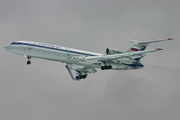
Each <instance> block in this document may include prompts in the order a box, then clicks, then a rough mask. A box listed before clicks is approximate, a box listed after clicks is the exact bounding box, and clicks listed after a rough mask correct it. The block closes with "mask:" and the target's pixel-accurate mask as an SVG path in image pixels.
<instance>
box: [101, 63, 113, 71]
mask: <svg viewBox="0 0 180 120" xmlns="http://www.w3.org/2000/svg"><path fill="white" fill-rule="evenodd" d="M108 69H112V66H111V65H110V64H109V63H107V62H105V61H102V67H101V70H108Z"/></svg>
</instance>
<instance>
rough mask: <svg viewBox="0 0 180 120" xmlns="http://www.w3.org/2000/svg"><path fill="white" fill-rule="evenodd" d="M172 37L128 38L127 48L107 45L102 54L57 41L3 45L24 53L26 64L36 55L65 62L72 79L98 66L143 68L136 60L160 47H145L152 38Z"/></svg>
mask: <svg viewBox="0 0 180 120" xmlns="http://www.w3.org/2000/svg"><path fill="white" fill-rule="evenodd" d="M168 40H173V39H172V38H167V39H161V40H150V41H136V40H129V41H130V42H132V43H133V45H131V46H130V47H129V48H128V49H127V50H125V51H121V50H118V49H114V48H107V49H106V54H100V53H95V52H89V51H83V50H77V49H73V48H67V47H62V46H57V45H51V44H46V43H40V42H33V41H16V42H12V43H11V44H8V45H6V46H5V47H4V48H5V49H6V50H7V51H10V52H12V53H15V54H19V55H22V56H24V57H27V59H28V61H27V64H28V65H30V64H31V61H30V59H31V58H40V59H45V60H52V61H58V62H63V63H66V66H65V67H66V68H67V70H68V72H69V74H70V76H71V78H72V79H73V80H81V79H85V78H86V77H87V76H88V74H91V73H96V72H97V70H96V68H99V69H101V70H134V69H140V68H143V67H144V66H143V64H142V63H141V62H140V60H141V58H143V57H144V56H145V54H146V53H151V52H156V51H160V50H163V49H161V48H156V49H149V50H145V49H146V47H147V46H148V45H150V44H151V43H155V42H162V41H168Z"/></svg>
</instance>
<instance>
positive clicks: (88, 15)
mask: <svg viewBox="0 0 180 120" xmlns="http://www.w3.org/2000/svg"><path fill="white" fill-rule="evenodd" d="M179 6H180V1H178V0H171V1H168V0H151V1H144V0H137V1H133V0H122V1H118V0H110V1H108V0H88V1H85V0H76V1H74V0H66V1H58V0H50V1H49V0H8V1H7V0H1V1H0V16H1V19H0V26H1V27H0V43H1V44H0V48H1V50H0V55H1V59H0V119H2V120H11V119H13V120H24V119H26V120H32V119H33V120H49V119H51V120H57V119H59V120H92V119H94V120H109V119H121V120H131V119H133V120H144V119H146V120H169V119H173V120H179V119H180V114H179V111H180V87H179V86H180V80H179V77H180V75H179V73H180V64H179V59H180V55H179V45H180V44H179V43H180V42H179V38H180V24H179V21H180V14H179V11H180V8H179ZM167 37H172V38H174V41H168V42H163V43H157V44H153V45H152V46H149V47H148V49H149V48H156V47H160V48H163V49H164V50H163V51H160V52H156V53H152V54H148V55H147V56H146V57H145V58H144V59H142V63H143V64H144V66H145V67H144V68H143V69H141V70H133V71H101V70H98V72H97V73H95V74H91V75H89V76H88V78H87V79H86V80H82V81H80V82H77V81H73V80H71V77H70V75H69V73H68V71H67V70H66V68H65V67H64V66H65V64H63V63H58V62H52V61H45V60H40V59H32V64H31V65H30V66H27V65H26V61H27V59H26V58H24V57H22V56H18V55H15V54H12V53H9V52H8V51H6V50H4V45H6V44H9V43H11V42H13V41H17V40H27V41H39V42H44V43H50V44H56V45H60V46H65V47H72V48H77V49H82V50H88V51H93V52H99V53H105V49H106V48H107V47H113V48H117V49H120V50H125V49H127V48H128V47H129V46H130V45H131V43H129V42H127V40H128V39H135V40H151V39H159V38H167Z"/></svg>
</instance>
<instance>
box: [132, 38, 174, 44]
mask: <svg viewBox="0 0 180 120" xmlns="http://www.w3.org/2000/svg"><path fill="white" fill-rule="evenodd" d="M168 40H173V39H172V38H167V39H161V40H150V41H142V42H141V41H136V40H129V41H130V42H132V43H135V44H143V45H150V43H155V42H162V41H168Z"/></svg>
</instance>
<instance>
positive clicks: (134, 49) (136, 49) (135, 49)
mask: <svg viewBox="0 0 180 120" xmlns="http://www.w3.org/2000/svg"><path fill="white" fill-rule="evenodd" d="M130 50H131V51H138V50H139V49H138V48H131V49H130Z"/></svg>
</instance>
